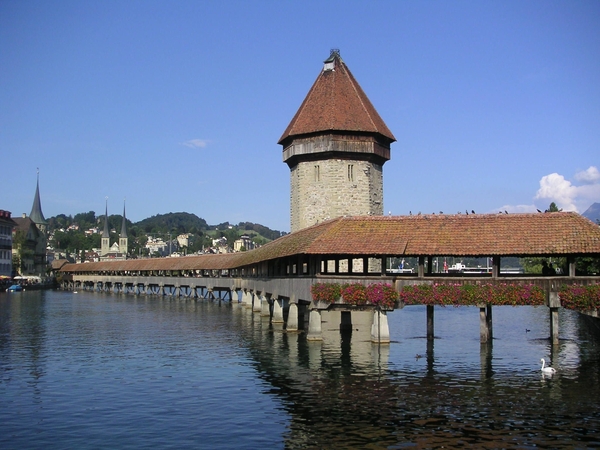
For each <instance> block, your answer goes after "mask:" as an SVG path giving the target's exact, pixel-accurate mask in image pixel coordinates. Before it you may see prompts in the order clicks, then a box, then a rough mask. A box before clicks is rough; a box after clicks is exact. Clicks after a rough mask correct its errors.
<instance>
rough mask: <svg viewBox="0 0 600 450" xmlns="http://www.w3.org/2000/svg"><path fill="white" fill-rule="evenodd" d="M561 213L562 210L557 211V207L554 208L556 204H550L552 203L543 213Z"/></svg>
mask: <svg viewBox="0 0 600 450" xmlns="http://www.w3.org/2000/svg"><path fill="white" fill-rule="evenodd" d="M561 211H562V208H561V209H558V206H556V203H554V202H552V203H550V206H549V207H548V209H547V210H546V211H544V212H561Z"/></svg>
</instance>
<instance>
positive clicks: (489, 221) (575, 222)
mask: <svg viewBox="0 0 600 450" xmlns="http://www.w3.org/2000/svg"><path fill="white" fill-rule="evenodd" d="M294 255H348V256H354V257H360V256H384V255H389V256H543V255H547V256H550V255H553V256H560V255H565V256H566V255H574V256H577V255H595V256H598V255H600V227H599V226H598V225H596V224H594V223H592V222H591V221H590V220H588V219H586V218H585V217H583V216H581V215H579V214H577V213H572V212H555V213H538V214H470V215H466V214H457V215H444V214H441V215H435V214H432V215H414V216H354V217H339V218H337V219H333V220H329V221H327V222H323V223H320V224H317V225H313V226H311V227H308V228H305V229H303V230H300V231H297V232H295V233H291V234H288V235H286V236H283V237H281V238H279V239H277V240H275V241H272V242H269V243H268V244H266V245H263V246H262V247H260V248H257V249H255V250H250V251H247V252H240V253H226V254H219V255H196V256H186V257H180V258H151V259H131V260H126V261H106V262H97V263H87V264H83V265H81V264H68V265H66V266H64V267H63V269H62V270H63V271H66V272H78V271H82V270H83V271H86V272H87V271H92V272H95V271H104V270H107V271H124V270H129V271H138V270H200V269H233V268H239V267H244V266H249V265H252V264H256V263H260V262H262V261H268V260H274V259H278V258H285V257H290V256H294Z"/></svg>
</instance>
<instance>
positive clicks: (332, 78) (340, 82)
mask: <svg viewBox="0 0 600 450" xmlns="http://www.w3.org/2000/svg"><path fill="white" fill-rule="evenodd" d="M327 61H331V62H332V63H333V65H334V69H333V70H326V69H323V71H322V72H321V73H320V74H319V76H318V77H317V80H316V81H315V83H314V84H313V86H312V87H311V89H310V91H309V92H308V94H307V96H306V98H305V99H304V101H303V102H302V105H300V109H298V112H296V115H295V116H294V118H293V119H292V121H291V122H290V124H289V125H288V127H287V128H286V130H285V131H284V133H283V135H282V136H281V138H279V142H278V143H279V144H282V145H284V141H285V140H286V139H288V138H289V137H292V136H298V135H304V134H311V133H318V132H331V131H349V132H363V133H377V134H380V135H382V136H384V137H385V138H387V139H389V142H390V143H392V142H394V141H395V140H396V138H395V137H394V135H393V134H392V132H391V131H390V130H389V128H388V127H387V125H386V124H385V123H384V122H383V119H381V117H380V116H379V114H378V113H377V111H376V110H375V107H374V106H373V105H372V104H371V102H370V101H369V99H368V98H367V95H366V94H365V93H364V91H363V90H362V88H361V87H360V85H359V84H358V82H357V81H356V80H355V79H354V77H353V76H352V73H350V70H348V67H347V66H346V64H345V63H344V61H342V58H341V57H340V55H339V53H332V56H331V57H330V58H329V59H328V60H327Z"/></svg>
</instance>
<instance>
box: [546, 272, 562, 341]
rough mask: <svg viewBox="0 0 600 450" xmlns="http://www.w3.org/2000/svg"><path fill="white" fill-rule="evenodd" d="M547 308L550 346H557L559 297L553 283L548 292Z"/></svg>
mask: <svg viewBox="0 0 600 450" xmlns="http://www.w3.org/2000/svg"><path fill="white" fill-rule="evenodd" d="M548 306H549V307H550V338H551V339H552V345H558V308H560V297H559V296H558V289H557V287H556V286H555V285H554V283H552V286H551V287H550V291H549V292H548Z"/></svg>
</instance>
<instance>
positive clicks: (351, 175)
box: [348, 164, 354, 181]
mask: <svg viewBox="0 0 600 450" xmlns="http://www.w3.org/2000/svg"><path fill="white" fill-rule="evenodd" d="M348 181H354V164H348Z"/></svg>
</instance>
